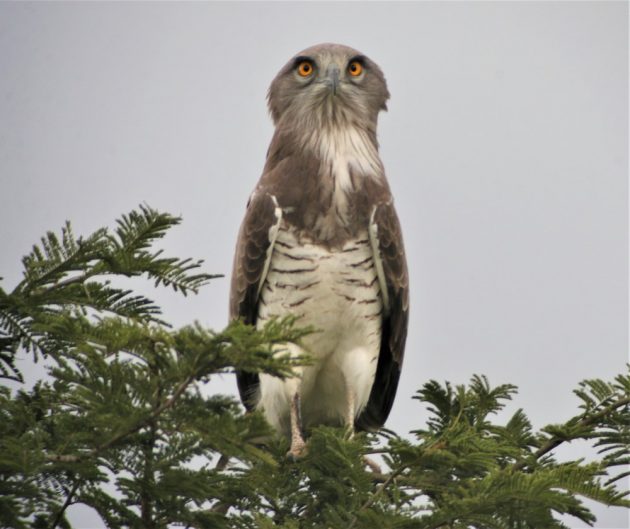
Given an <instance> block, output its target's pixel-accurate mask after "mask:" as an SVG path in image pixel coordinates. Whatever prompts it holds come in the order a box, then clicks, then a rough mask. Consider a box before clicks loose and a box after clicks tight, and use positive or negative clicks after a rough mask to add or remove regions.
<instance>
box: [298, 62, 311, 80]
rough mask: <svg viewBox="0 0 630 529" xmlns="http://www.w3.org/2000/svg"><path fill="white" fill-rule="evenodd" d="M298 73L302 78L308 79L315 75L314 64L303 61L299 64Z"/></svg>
mask: <svg viewBox="0 0 630 529" xmlns="http://www.w3.org/2000/svg"><path fill="white" fill-rule="evenodd" d="M297 72H298V74H300V75H301V76H302V77H308V76H309V75H311V74H312V73H313V64H312V63H311V62H310V61H302V62H301V63H300V64H298V67H297Z"/></svg>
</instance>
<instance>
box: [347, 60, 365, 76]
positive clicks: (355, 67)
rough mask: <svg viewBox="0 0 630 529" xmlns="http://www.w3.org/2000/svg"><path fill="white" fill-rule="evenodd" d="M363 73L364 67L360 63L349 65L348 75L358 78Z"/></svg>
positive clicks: (354, 62) (355, 62)
mask: <svg viewBox="0 0 630 529" xmlns="http://www.w3.org/2000/svg"><path fill="white" fill-rule="evenodd" d="M362 71H363V65H362V64H361V63H360V62H359V61H352V62H351V63H350V64H349V65H348V73H349V74H350V75H352V76H353V77H357V76H359V75H361V72H362Z"/></svg>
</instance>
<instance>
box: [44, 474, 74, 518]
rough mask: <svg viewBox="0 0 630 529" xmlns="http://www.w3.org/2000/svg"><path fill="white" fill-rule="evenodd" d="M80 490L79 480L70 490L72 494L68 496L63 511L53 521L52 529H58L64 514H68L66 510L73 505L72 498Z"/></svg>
mask: <svg viewBox="0 0 630 529" xmlns="http://www.w3.org/2000/svg"><path fill="white" fill-rule="evenodd" d="M78 488H79V480H78V479H77V480H76V481H75V482H74V485H72V488H71V489H70V492H68V496H66V501H65V502H64V503H63V505H62V506H61V509H59V512H58V513H57V515H56V516H55V518H54V519H53V521H52V524H51V525H50V529H55V528H56V527H57V525H59V522H61V519H62V518H63V513H64V512H66V509H67V508H68V507H69V506H70V504H71V503H72V498H73V496H74V494H75V493H76V491H77V489H78Z"/></svg>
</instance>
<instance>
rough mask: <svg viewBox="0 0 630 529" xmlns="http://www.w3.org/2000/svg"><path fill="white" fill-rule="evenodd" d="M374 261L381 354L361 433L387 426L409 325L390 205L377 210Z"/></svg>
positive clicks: (401, 252) (401, 253)
mask: <svg viewBox="0 0 630 529" xmlns="http://www.w3.org/2000/svg"><path fill="white" fill-rule="evenodd" d="M370 235H371V238H372V243H373V247H374V250H375V255H374V258H375V260H376V264H377V267H376V268H377V271H378V272H379V276H380V277H379V279H382V281H381V285H382V288H383V289H384V290H385V292H383V298H384V304H385V307H384V309H385V310H384V312H383V315H384V316H383V326H382V336H381V352H380V355H379V358H378V364H377V367H376V377H375V379H374V385H373V386H372V390H371V392H370V397H369V399H368V403H367V405H366V407H365V409H364V410H363V411H362V412H361V414H360V415H359V417H357V420H356V423H355V425H356V427H357V428H358V429H361V430H374V429H376V428H380V427H381V426H383V424H385V421H386V420H387V417H388V415H389V412H390V410H391V409H392V404H393V403H394V397H395V396H396V389H397V388H398V379H399V378H400V370H401V368H402V362H403V356H404V353H405V341H406V339H407V324H408V321H409V275H408V273H407V261H406V258H405V248H404V245H403V239H402V232H401V229H400V223H399V222H398V216H397V215H396V210H395V209H394V205H393V203H392V202H391V201H390V202H388V203H385V204H380V205H378V206H377V207H376V209H375V211H374V213H373V215H372V220H371V223H370Z"/></svg>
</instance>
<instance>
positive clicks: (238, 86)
mask: <svg viewBox="0 0 630 529" xmlns="http://www.w3.org/2000/svg"><path fill="white" fill-rule="evenodd" d="M326 41H329V42H340V43H343V44H347V45H350V46H352V47H355V48H358V49H359V50H361V51H363V52H364V53H366V54H367V55H369V56H370V57H371V58H372V59H373V60H375V61H376V62H377V63H378V64H379V65H380V66H381V67H382V69H383V71H384V72H385V75H386V77H387V80H388V82H389V88H390V91H391V94H392V98H391V101H390V104H389V112H388V113H386V114H383V115H382V116H381V120H380V128H379V138H380V142H381V152H382V158H383V160H384V163H385V167H386V170H387V174H388V176H389V180H390V183H391V186H392V189H393V192H394V195H395V198H396V204H397V208H398V211H399V215H400V218H401V222H402V225H403V229H404V234H405V240H406V246H407V253H408V258H409V265H410V274H411V288H412V297H411V301H412V312H411V330H410V333H409V341H408V346H407V358H406V362H405V366H404V369H403V375H402V381H401V387H400V390H399V394H398V398H397V401H396V403H395V405H394V409H393V412H392V415H391V418H390V420H389V422H388V425H387V426H388V427H390V428H393V429H395V430H397V431H399V432H406V431H408V430H410V429H413V428H416V427H418V426H420V425H421V424H422V423H423V421H424V419H425V418H426V414H425V413H424V411H422V410H421V409H420V408H419V406H418V405H417V404H415V403H414V402H412V401H411V396H412V395H413V393H414V392H415V390H416V389H418V388H419V387H420V386H421V385H422V383H424V382H425V381H427V380H428V379H430V378H436V379H438V380H440V381H443V380H450V381H452V382H454V383H463V382H466V381H467V380H468V379H469V378H470V376H471V375H472V374H474V373H480V374H486V375H488V376H489V378H490V381H491V382H492V383H494V384H498V383H503V382H511V383H514V384H517V385H518V386H519V388H520V393H519V396H518V397H517V399H516V401H515V403H514V405H513V406H512V407H511V408H510V412H512V411H514V410H515V409H516V408H517V407H523V408H524V409H525V410H526V411H527V413H528V414H529V416H530V418H531V419H532V420H533V422H534V424H535V425H536V426H542V425H543V424H546V423H548V422H560V421H562V420H564V419H566V418H568V417H570V416H571V415H572V414H574V413H575V411H576V406H577V403H578V401H577V399H576V398H575V397H574V396H573V395H572V392H571V390H572V389H573V388H574V387H575V386H576V384H577V382H578V381H580V380H582V379H584V378H587V377H603V378H611V377H612V376H614V375H615V374H617V373H618V372H620V371H621V370H622V369H623V366H624V363H625V362H626V361H627V360H628V277H627V272H628V231H627V220H628V216H627V215H628V210H627V206H628V187H627V185H628V184H627V170H628V4H627V3H626V2H603V1H596V2H558V3H551V2H503V3H502V2H465V3H460V2H441V3H438V2H419V3H388V4H384V3H308V4H297V3H292V4H289V3H242V4H241V3H185V4H178V3H157V4H151V3H133V4H124V3H6V2H4V3H0V184H1V186H0V243H1V244H2V248H3V249H4V253H3V254H2V255H0V275H1V276H3V277H4V278H5V279H4V282H3V286H4V287H5V288H9V287H12V286H13V285H14V284H15V283H16V282H17V281H18V279H19V277H20V264H19V263H20V258H21V257H22V255H24V254H25V253H26V252H27V251H28V250H29V249H30V246H31V244H32V243H33V242H35V241H36V240H37V239H38V238H39V236H40V235H42V234H43V233H44V232H45V231H46V230H49V229H58V228H59V227H60V226H61V225H62V223H63V222H64V221H65V220H66V219H70V220H71V221H72V222H73V224H74V226H75V231H76V233H84V234H87V233H88V232H90V231H91V230H94V229H95V228H98V227H100V226H102V225H105V224H109V225H111V224H112V223H113V220H114V219H115V218H117V217H118V216H119V215H120V214H121V213H123V212H127V211H128V210H130V209H132V208H134V207H136V206H137V205H138V204H139V203H141V202H146V203H148V204H149V205H151V206H153V207H155V208H158V209H161V210H165V211H169V212H171V213H176V214H181V215H183V217H184V223H183V225H182V226H181V227H179V228H177V229H176V230H175V231H173V233H172V234H171V235H170V237H169V238H168V239H167V240H166V241H165V247H166V248H167V249H168V251H169V252H171V253H174V254H176V255H180V256H195V257H202V258H205V259H206V262H207V269H208V270H209V271H211V272H220V273H224V274H226V275H229V272H230V267H231V260H232V252H233V247H234V242H235V238H236V232H237V229H238V226H239V223H240V221H241V218H242V215H243V212H244V207H245V202H246V200H247V197H248V195H249V193H250V191H251V190H252V188H253V186H254V185H255V183H256V181H257V179H258V177H259V175H260V171H261V169H262V166H263V162H264V156H265V151H266V149H267V145H268V142H269V140H270V137H271V133H272V126H271V122H270V120H269V118H268V115H267V111H266V106H265V95H266V90H267V87H268V85H269V83H270V81H271V79H272V78H273V77H274V75H275V74H276V72H277V70H278V69H279V68H280V67H281V66H282V65H283V64H284V63H285V62H286V60H288V58H289V57H290V56H292V55H293V54H294V53H296V52H298V51H299V50H301V49H303V48H305V47H307V46H309V45H312V44H315V43H319V42H326ZM145 291H146V292H150V293H151V294H152V295H154V297H155V298H156V299H157V300H158V302H160V303H161V304H163V306H164V307H165V310H166V316H167V317H168V318H169V319H170V320H171V321H174V322H175V323H176V324H185V323H188V322H191V321H192V320H194V319H198V320H200V321H201V322H202V323H204V324H208V325H210V326H212V327H214V328H221V327H223V326H224V324H225V323H226V317H227V297H228V279H227V278H226V279H219V280H216V281H214V282H213V284H212V285H211V286H210V287H208V288H206V289H205V291H204V292H203V293H202V294H201V295H199V296H197V297H193V298H187V299H184V298H179V296H176V295H174V294H171V293H170V292H168V291H159V292H152V291H151V289H150V288H147V289H146V290H145ZM213 385H214V387H215V389H216V390H217V391H222V392H229V393H233V394H235V392H236V385H235V383H234V381H233V380H232V378H231V377H229V378H228V377H226V378H225V380H222V381H217V382H215V383H213ZM582 451H583V449H582V448H580V447H569V448H568V449H566V450H565V451H564V452H563V454H566V456H567V457H569V456H571V457H574V456H575V455H576V454H580V453H582ZM596 512H597V514H598V516H599V518H600V521H599V522H598V523H597V527H599V528H621V527H628V520H627V512H625V511H624V510H621V509H601V508H600V509H597V510H596ZM73 517H74V519H75V520H79V524H78V526H79V527H80V528H81V529H88V528H91V527H101V526H102V525H101V524H100V523H99V521H98V519H97V518H95V517H94V516H93V515H91V513H89V512H87V511H84V510H81V509H78V510H75V511H74V512H73ZM574 526H575V527H581V525H580V524H574Z"/></svg>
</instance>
